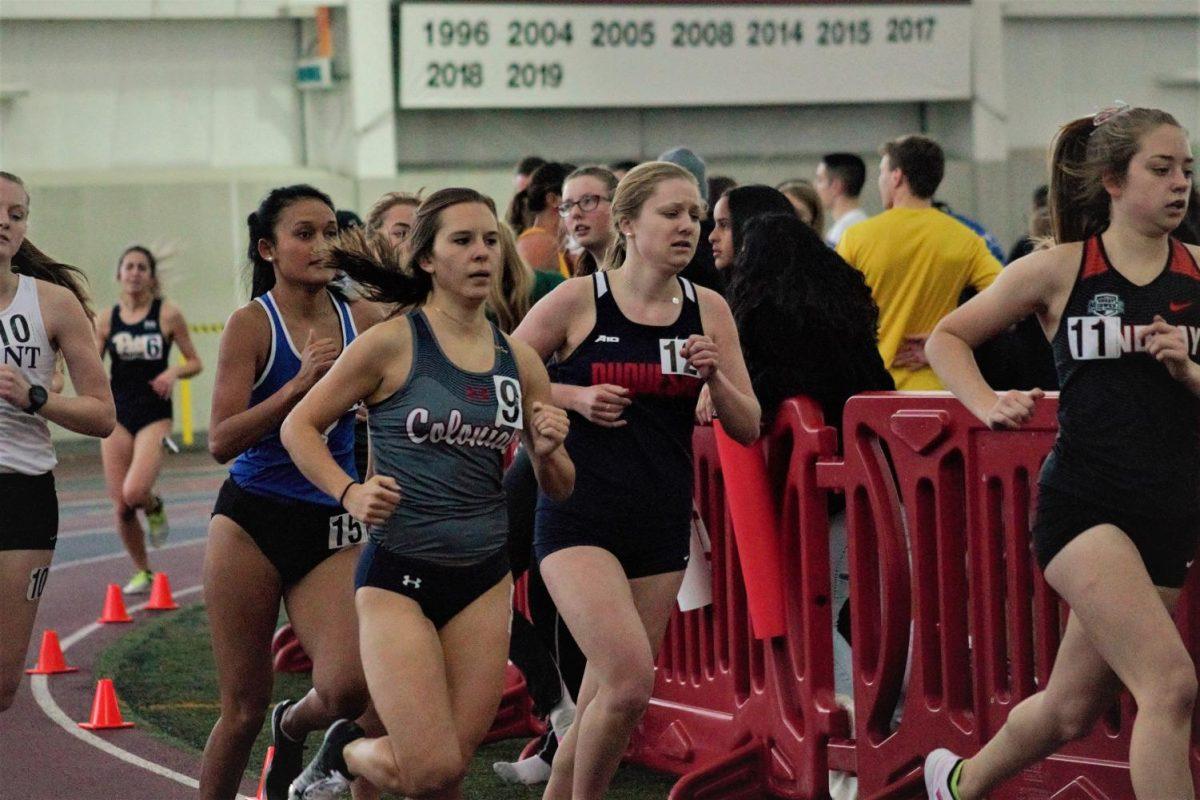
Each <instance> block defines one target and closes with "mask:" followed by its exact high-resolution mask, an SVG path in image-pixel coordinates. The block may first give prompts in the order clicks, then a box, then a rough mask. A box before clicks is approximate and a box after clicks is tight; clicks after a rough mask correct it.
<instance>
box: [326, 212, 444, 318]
mask: <svg viewBox="0 0 1200 800" xmlns="http://www.w3.org/2000/svg"><path fill="white" fill-rule="evenodd" d="M322 260H323V261H324V265H325V266H326V267H328V268H329V269H333V270H338V271H341V272H344V273H346V274H347V275H349V276H350V277H351V278H352V279H353V280H354V281H355V283H357V284H358V286H359V290H360V291H361V292H362V296H363V297H365V298H366V299H367V300H373V301H375V302H380V303H394V304H397V305H402V306H411V305H417V304H419V303H423V302H424V301H425V298H426V297H427V296H428V295H429V292H430V291H431V290H432V288H433V276H432V275H430V274H429V273H428V272H426V271H425V270H421V269H418V270H411V269H409V268H408V267H406V266H405V265H404V264H403V263H401V255H400V248H398V247H393V246H392V244H391V242H389V241H388V240H387V239H386V238H385V237H384V236H383V235H381V234H376V233H369V232H367V231H366V230H364V229H362V228H351V229H349V230H346V231H342V233H340V234H338V237H337V238H336V239H335V240H334V241H333V242H332V243H331V244H330V245H329V246H328V247H327V248H326V249H325V252H324V254H323V256H322Z"/></svg>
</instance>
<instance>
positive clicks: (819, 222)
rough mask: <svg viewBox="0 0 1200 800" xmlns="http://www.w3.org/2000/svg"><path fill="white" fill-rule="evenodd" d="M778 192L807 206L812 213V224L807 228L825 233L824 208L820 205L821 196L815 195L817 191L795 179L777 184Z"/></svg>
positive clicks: (806, 182) (808, 184) (810, 185)
mask: <svg viewBox="0 0 1200 800" xmlns="http://www.w3.org/2000/svg"><path fill="white" fill-rule="evenodd" d="M778 188H779V191H781V192H783V193H784V194H786V195H787V196H788V197H792V198H794V199H796V200H799V201H800V202H801V203H804V205H806V206H808V208H809V210H810V211H811V212H812V222H810V223H808V227H810V228H812V229H813V230H814V231H816V232H817V233H821V234H823V233H824V232H825V207H824V206H823V205H822V204H821V195H819V194H817V189H816V187H815V186H813V185H812V184H811V183H809V182H808V181H806V180H804V179H803V178H797V179H795V180H791V181H784V182H783V183H781V184H779V187H778Z"/></svg>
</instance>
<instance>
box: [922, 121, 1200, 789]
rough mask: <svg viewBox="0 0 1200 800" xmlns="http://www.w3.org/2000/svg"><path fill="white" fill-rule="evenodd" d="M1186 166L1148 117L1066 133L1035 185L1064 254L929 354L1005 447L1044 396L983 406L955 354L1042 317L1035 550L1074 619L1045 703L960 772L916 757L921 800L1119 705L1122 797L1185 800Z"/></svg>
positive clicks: (1196, 308)
mask: <svg viewBox="0 0 1200 800" xmlns="http://www.w3.org/2000/svg"><path fill="white" fill-rule="evenodd" d="M1192 165H1193V159H1192V154H1191V150H1190V147H1189V145H1188V139H1187V134H1186V132H1185V131H1184V130H1183V129H1182V128H1181V127H1180V126H1179V123H1178V122H1177V121H1176V120H1175V118H1174V117H1172V116H1171V115H1170V114H1167V113H1165V112H1162V111H1158V110H1155V109H1146V108H1130V107H1128V106H1121V107H1118V108H1114V109H1107V110H1106V111H1104V112H1102V113H1101V114H1098V115H1097V116H1096V117H1095V118H1091V117H1085V118H1082V119H1078V120H1075V121H1073V122H1071V123H1068V124H1067V125H1065V126H1064V127H1063V128H1062V129H1061V130H1060V131H1059V134H1058V137H1057V138H1056V140H1055V146H1054V153H1053V156H1052V158H1051V180H1050V195H1051V199H1050V208H1051V218H1052V220H1053V227H1054V238H1055V240H1056V241H1057V242H1059V243H1060V244H1058V245H1057V246H1056V247H1052V248H1050V249H1047V250H1042V251H1038V252H1034V253H1032V254H1030V255H1028V256H1025V257H1024V258H1021V259H1019V260H1017V261H1016V262H1014V263H1013V264H1011V265H1009V266H1008V267H1006V268H1005V269H1004V272H1003V273H1002V274H1001V276H1000V277H999V278H998V279H997V280H996V282H995V283H994V284H993V285H992V286H991V287H990V288H988V289H987V290H986V291H984V292H982V293H980V294H979V295H978V296H977V297H975V298H974V299H972V300H971V301H970V302H968V303H967V304H966V305H964V306H962V307H960V308H959V309H957V310H955V311H954V312H952V313H951V314H950V315H949V316H947V317H946V318H945V319H943V320H942V321H941V322H940V323H939V324H938V326H937V328H936V330H935V331H934V333H933V335H932V336H931V337H930V339H929V342H928V345H927V346H926V351H927V354H928V356H929V360H930V363H931V364H932V365H933V367H934V369H935V370H936V371H937V373H938V375H939V377H941V378H942V380H943V381H944V382H945V385H946V387H947V388H949V389H950V390H952V391H953V392H954V393H955V394H956V395H957V396H958V397H959V398H960V399H961V400H962V401H963V403H964V404H965V405H966V406H967V408H969V409H970V410H971V411H972V412H973V413H974V414H975V416H977V417H978V418H979V419H980V420H982V421H983V422H985V423H986V424H988V425H989V426H990V427H993V428H1020V427H1021V426H1022V425H1023V424H1024V423H1025V422H1027V421H1028V420H1029V419H1030V417H1031V415H1032V413H1033V410H1034V406H1035V404H1036V403H1037V401H1038V400H1039V399H1040V398H1041V396H1042V393H1041V391H1040V390H1033V391H1031V392H1021V391H1010V392H1005V393H1003V394H1001V395H999V396H997V394H996V393H995V392H993V391H992V390H991V389H990V388H989V387H988V385H987V384H986V382H985V381H984V380H983V377H982V376H981V375H980V373H979V369H978V366H977V365H976V364H975V362H974V359H973V358H972V355H971V348H972V347H975V346H978V345H979V344H980V343H982V342H984V341H986V340H987V339H989V338H991V337H992V336H993V335H995V334H997V333H999V332H1000V331H1002V330H1004V329H1005V328H1006V327H1007V326H1008V325H1010V324H1012V323H1015V322H1018V321H1019V320H1021V319H1023V318H1025V317H1027V316H1028V315H1029V314H1033V313H1036V314H1037V315H1038V319H1039V321H1040V322H1041V325H1042V328H1043V330H1044V331H1045V332H1046V333H1047V335H1048V336H1049V337H1050V339H1051V345H1052V348H1053V350H1054V356H1055V362H1056V365H1057V368H1058V379H1059V385H1060V386H1061V387H1062V390H1061V394H1060V396H1059V409H1058V422H1059V431H1058V438H1057V440H1056V441H1055V443H1054V449H1053V451H1052V452H1051V454H1050V456H1049V458H1048V459H1047V460H1046V463H1045V465H1044V467H1043V469H1042V473H1041V479H1040V481H1039V486H1040V489H1039V492H1038V500H1037V514H1036V522H1035V523H1034V526H1033V544H1034V551H1035V554H1036V556H1037V560H1038V563H1039V565H1040V566H1041V567H1042V574H1043V575H1044V577H1045V579H1046V582H1047V583H1049V584H1050V586H1051V587H1052V588H1053V589H1054V590H1055V591H1057V592H1058V594H1059V595H1060V596H1061V597H1062V598H1063V599H1064V600H1066V602H1067V603H1068V604H1069V605H1070V607H1071V614H1070V617H1069V619H1068V622H1067V626H1066V631H1065V632H1064V633H1063V636H1062V640H1061V643H1060V645H1059V649H1058V654H1057V656H1056V658H1055V660H1054V668H1053V670H1052V671H1051V673H1050V679H1049V681H1048V682H1047V683H1046V684H1045V685H1044V686H1043V687H1042V689H1041V691H1039V692H1038V693H1037V694H1035V695H1033V696H1032V697H1029V698H1027V699H1026V700H1024V701H1023V702H1021V703H1020V704H1019V705H1017V706H1016V708H1014V709H1013V710H1012V712H1011V713H1010V714H1009V717H1008V720H1007V722H1006V723H1005V725H1004V726H1003V727H1002V728H1001V729H1000V730H999V731H998V732H997V733H996V735H995V737H994V738H993V739H992V740H991V741H990V742H988V744H987V745H986V746H985V747H984V748H983V749H982V750H980V751H979V753H977V754H976V755H975V756H973V757H972V758H970V759H969V760H963V759H960V758H958V757H957V756H955V755H954V754H953V753H951V752H950V751H949V750H944V749H942V750H935V751H934V752H932V753H931V754H930V755H929V756H928V758H927V759H926V762H925V770H924V774H925V784H926V790H927V791H928V794H929V797H930V798H954V800H977V798H982V797H985V796H986V795H987V793H988V792H989V791H991V790H992V789H993V788H995V787H996V786H998V785H999V784H1000V783H1002V782H1003V781H1004V780H1005V779H1007V778H1008V777H1009V776H1011V775H1013V774H1015V773H1016V772H1018V771H1020V770H1021V769H1023V768H1025V767H1026V766H1027V765H1029V764H1032V763H1033V762H1035V761H1037V760H1038V759H1041V758H1043V757H1045V756H1046V755H1047V754H1049V753H1053V752H1054V751H1055V750H1057V749H1058V748H1059V747H1061V746H1062V745H1063V744H1065V743H1066V742H1067V741H1069V740H1071V739H1073V738H1077V737H1081V736H1084V735H1086V734H1087V733H1088V732H1089V731H1090V730H1091V729H1092V727H1093V726H1094V724H1095V723H1096V721H1097V720H1098V719H1099V718H1100V716H1101V715H1102V714H1103V713H1104V712H1105V711H1106V710H1107V709H1109V708H1111V707H1112V704H1113V702H1114V700H1115V699H1116V695H1117V693H1118V692H1119V691H1120V690H1121V688H1122V686H1124V687H1125V688H1128V690H1129V691H1130V693H1131V694H1132V695H1133V698H1134V701H1135V702H1136V703H1137V709H1138V711H1137V717H1136V719H1135V721H1134V725H1133V734H1132V739H1131V745H1130V752H1129V763H1130V776H1131V778H1132V783H1133V789H1134V793H1135V794H1136V796H1137V797H1138V798H1139V800H1151V799H1152V798H1153V799H1154V800H1157V798H1166V797H1173V798H1174V797H1178V798H1184V797H1187V798H1192V797H1195V793H1194V788H1193V785H1192V775H1191V768H1190V765H1191V750H1190V738H1191V730H1192V707H1193V704H1194V701H1195V695H1196V673H1195V666H1194V665H1193V663H1192V660H1191V657H1190V656H1189V654H1188V651H1187V649H1186V648H1185V647H1184V644H1183V642H1182V640H1181V639H1180V636H1179V631H1178V630H1177V628H1176V627H1175V624H1174V623H1173V622H1172V620H1171V615H1170V611H1171V609H1173V608H1174V606H1175V605H1176V602H1177V601H1178V598H1179V593H1180V587H1181V586H1182V585H1183V583H1184V580H1185V578H1186V577H1187V573H1188V569H1189V567H1190V566H1191V562H1192V559H1193V558H1194V557H1195V551H1196V542H1197V535H1198V533H1200V502H1198V499H1197V495H1198V490H1200V437H1198V426H1197V414H1198V413H1200V400H1198V399H1197V397H1198V396H1200V268H1198V267H1197V256H1198V254H1200V249H1198V248H1195V247H1189V246H1187V245H1184V244H1182V243H1180V242H1178V241H1176V240H1175V239H1173V238H1171V237H1170V235H1169V234H1170V232H1171V231H1173V230H1174V229H1175V228H1176V227H1177V226H1178V225H1179V223H1180V221H1181V220H1182V219H1183V217H1184V214H1185V212H1186V209H1187V198H1188V194H1189V191H1190V189H1191V181H1192ZM1052 788H1055V787H1052Z"/></svg>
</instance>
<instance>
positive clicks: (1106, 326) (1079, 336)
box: [1067, 317, 1121, 361]
mask: <svg viewBox="0 0 1200 800" xmlns="http://www.w3.org/2000/svg"><path fill="white" fill-rule="evenodd" d="M1067 343H1068V345H1069V346H1070V348H1071V358H1073V359H1075V360H1076V361H1095V360H1097V359H1104V358H1120V357H1121V318H1120V317H1068V318H1067Z"/></svg>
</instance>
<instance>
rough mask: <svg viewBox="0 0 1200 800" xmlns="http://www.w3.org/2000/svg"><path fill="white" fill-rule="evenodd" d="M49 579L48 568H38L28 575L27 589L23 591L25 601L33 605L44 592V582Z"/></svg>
mask: <svg viewBox="0 0 1200 800" xmlns="http://www.w3.org/2000/svg"><path fill="white" fill-rule="evenodd" d="M49 577H50V568H49V567H38V568H37V569H35V570H34V571H33V572H31V573H29V588H28V589H26V590H25V599H26V600H28V601H29V602H31V603H33V602H35V601H37V600H38V599H40V598H41V596H42V592H44V591H46V580H47V579H48V578H49Z"/></svg>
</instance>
